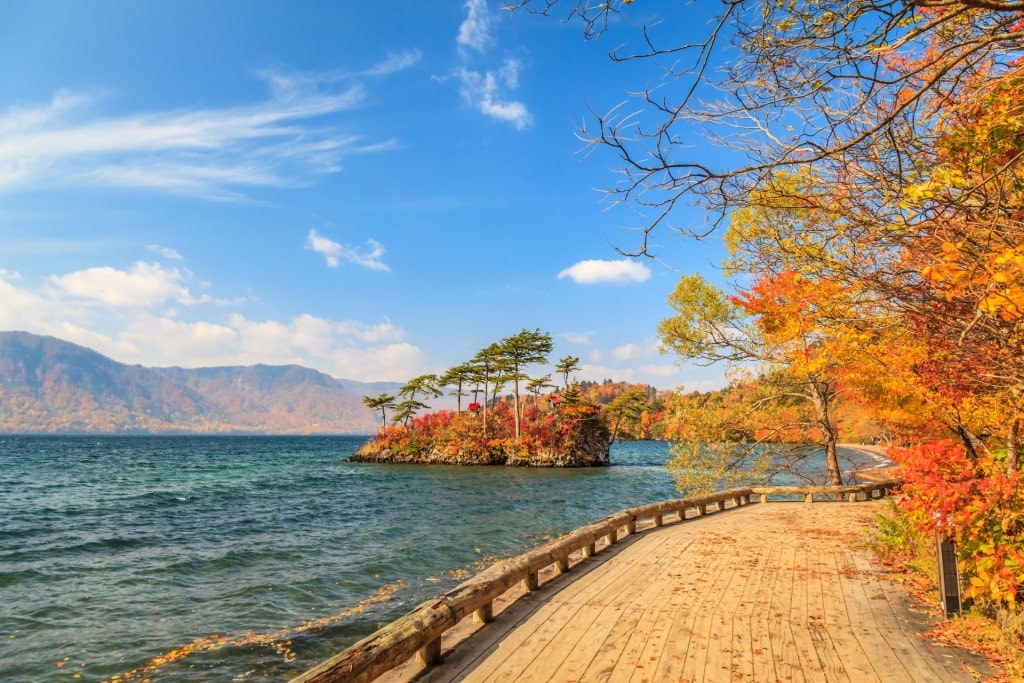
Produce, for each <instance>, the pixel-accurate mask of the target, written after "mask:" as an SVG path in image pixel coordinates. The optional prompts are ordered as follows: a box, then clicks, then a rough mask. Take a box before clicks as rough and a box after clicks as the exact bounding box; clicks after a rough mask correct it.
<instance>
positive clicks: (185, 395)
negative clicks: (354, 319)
mask: <svg viewBox="0 0 1024 683" xmlns="http://www.w3.org/2000/svg"><path fill="white" fill-rule="evenodd" d="M400 387H401V384H399V383H397V382H373V383H365V382H356V381H353V380H345V379H335V378H333V377H331V376H329V375H326V374H324V373H322V372H318V371H316V370H313V369H310V368H305V367H302V366H299V365H247V366H231V367H212V368H194V369H188V368H180V367H169V368H147V367H143V366H141V365H126V364H124V363H119V362H117V361H115V360H112V359H111V358H108V357H106V356H104V355H102V354H100V353H98V352H96V351H93V350H92V349H88V348H86V347H84V346H79V345H78V344H73V343H71V342H67V341H63V340H61V339H57V338H55V337H45V336H39V335H35V334H30V333H27V332H0V433H8V434H12V433H104V434H132V433H134V434H156V433H164V434H168V433H182V434H192V433H196V434H371V433H373V432H374V431H375V430H376V428H377V426H378V425H379V423H380V413H379V412H375V411H371V410H370V409H369V408H367V407H366V406H365V405H364V404H363V402H362V399H363V396H368V395H374V396H375V395H377V394H380V393H381V392H387V393H391V394H394V393H396V392H397V390H398V389H399V388H400Z"/></svg>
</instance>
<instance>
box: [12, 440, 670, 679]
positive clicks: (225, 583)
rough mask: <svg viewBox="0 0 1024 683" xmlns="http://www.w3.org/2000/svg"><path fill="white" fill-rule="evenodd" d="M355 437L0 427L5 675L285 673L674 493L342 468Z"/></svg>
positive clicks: (495, 472) (640, 450) (497, 475)
mask: <svg viewBox="0 0 1024 683" xmlns="http://www.w3.org/2000/svg"><path fill="white" fill-rule="evenodd" d="M363 441H364V439H363V438H362V437H184V436H182V437H148V436H147V437H142V436H139V437H84V436H83V437H18V436H6V437H2V436H0V680H4V681H77V680H81V681H103V680H109V679H111V678H113V677H114V676H118V675H124V674H127V673H132V674H133V677H134V679H135V680H142V679H144V678H148V679H149V680H150V681H153V682H154V683H155V682H156V681H258V680H286V679H288V678H289V677H291V676H294V675H296V674H298V673H299V672H301V671H303V670H305V669H306V668H308V667H309V666H311V665H313V664H315V663H316V662H318V661H320V660H321V659H323V658H325V657H327V656H329V655H330V654H332V653H334V652H336V651H338V650H340V649H343V648H345V647H346V646H348V645H350V644H352V643H353V642H355V641H356V640H358V639H359V638H361V637H363V636H365V635H366V634H368V633H371V632H372V631H373V630H374V629H376V628H377V627H378V626H379V625H381V624H383V623H387V622H388V621H391V620H392V619H394V618H396V617H398V616H400V615H402V614H404V613H405V612H407V611H408V610H410V609H411V608H412V607H414V606H415V605H417V604H419V603H420V602H421V601H423V600H425V599H427V598H429V597H431V596H434V595H437V594H439V593H441V592H443V591H445V590H447V589H449V588H451V587H452V586H454V585H457V584H458V583H460V582H461V581H463V580H464V579H465V578H467V576H468V575H469V574H471V573H473V572H475V571H477V570H479V569H481V568H483V567H484V566H486V565H488V564H490V563H491V562H493V561H494V560H496V559H498V558H502V557H508V556H510V555H515V554H518V553H521V552H523V551H525V550H527V549H528V548H530V547H533V546H535V545H537V544H540V543H542V542H544V541H545V540H547V539H549V538H551V537H553V536H555V535H558V534H561V533H564V532H566V531H569V530H571V529H574V528H576V527H579V526H582V525H584V524H587V523H589V522H591V521H594V520H596V519H599V518H600V517H603V516H605V515H607V514H610V513H612V512H614V511H616V510H619V509H622V508H625V507H630V506H634V505H640V504H644V503H649V502H654V501H659V500H664V499H667V498H673V497H676V493H675V490H674V487H673V483H672V480H671V478H670V477H669V475H668V474H667V472H666V470H665V468H664V462H665V460H666V458H667V445H666V444H664V443H657V442H640V443H632V444H616V445H615V446H614V447H613V450H612V461H613V462H614V463H617V465H616V466H613V467H610V468H599V469H581V470H527V469H507V468H459V467H444V466H418V465H370V464H356V463H350V462H347V460H346V459H347V458H348V457H349V456H350V455H351V454H352V453H353V452H354V450H355V449H356V448H358V447H359V445H361V444H362V442H363Z"/></svg>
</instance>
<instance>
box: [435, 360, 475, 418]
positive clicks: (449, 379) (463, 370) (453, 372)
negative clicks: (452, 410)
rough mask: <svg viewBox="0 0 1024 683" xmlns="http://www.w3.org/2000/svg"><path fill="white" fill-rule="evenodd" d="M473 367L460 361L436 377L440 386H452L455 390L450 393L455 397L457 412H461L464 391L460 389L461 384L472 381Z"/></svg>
mask: <svg viewBox="0 0 1024 683" xmlns="http://www.w3.org/2000/svg"><path fill="white" fill-rule="evenodd" d="M472 378H473V368H472V367H471V366H470V364H469V363H462V364H461V365H456V366H455V367H453V368H449V369H448V370H447V371H446V372H445V373H444V374H443V375H441V377H440V378H439V379H438V384H439V385H440V386H442V387H454V388H455V390H454V391H452V392H451V395H452V396H454V397H455V406H456V411H457V412H460V413H461V412H462V397H463V396H465V395H466V393H465V392H464V391H463V390H462V388H463V386H465V385H466V384H469V383H470V382H472Z"/></svg>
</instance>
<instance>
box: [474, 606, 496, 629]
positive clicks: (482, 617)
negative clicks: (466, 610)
mask: <svg viewBox="0 0 1024 683" xmlns="http://www.w3.org/2000/svg"><path fill="white" fill-rule="evenodd" d="M473 620H474V621H475V622H476V623H478V624H489V623H491V622H492V621H494V603H493V602H488V603H487V604H485V605H482V606H481V607H480V608H479V609H477V610H474V611H473Z"/></svg>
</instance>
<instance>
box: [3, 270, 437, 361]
mask: <svg viewBox="0 0 1024 683" xmlns="http://www.w3.org/2000/svg"><path fill="white" fill-rule="evenodd" d="M136 265H137V267H135V268H133V269H130V270H129V271H117V270H115V269H113V268H88V269H85V270H82V271H78V272H76V273H70V274H68V275H63V276H53V277H50V278H49V279H48V280H47V282H48V283H50V285H51V286H49V287H45V286H44V287H40V288H39V289H38V291H35V290H33V289H32V288H30V287H28V286H21V285H22V282H21V280H20V279H19V276H18V275H17V274H16V273H12V272H9V271H3V270H0V329H16V330H25V331H28V332H34V333H36V334H49V335H53V336H55V337H58V338H61V339H66V340H68V341H72V342H75V343H77V344H82V345H83V346H87V347H89V348H92V349H95V350H96V351H99V352H100V353H103V354H105V355H107V356H110V357H111V358H113V359H115V360H117V361H120V362H123V363H139V364H142V365H146V366H151V367H152V366H170V365H179V366H183V367H202V366H214V365H251V364H255V363H268V364H288V363H297V364H299V365H303V366H305V367H310V368H316V369H317V370H320V371H322V372H326V373H328V374H330V375H332V376H334V377H339V378H347V379H353V380H359V381H381V380H394V381H405V380H407V379H408V378H410V377H414V376H416V375H419V374H422V373H423V372H425V371H426V360H425V357H424V354H423V352H422V351H421V350H420V349H419V348H418V347H417V346H416V345H414V344H412V343H410V342H408V341H407V340H406V338H405V337H406V333H405V331H404V330H402V329H401V328H400V327H398V326H396V325H394V324H392V323H391V321H389V320H384V321H382V322H376V323H368V322H364V321H359V320H331V319H328V318H323V317H318V316H314V315H311V314H301V315H298V316H295V317H294V318H291V319H288V320H272V319H271V320H253V319H251V318H248V317H246V316H245V315H243V314H241V313H237V312H236V313H231V314H228V315H226V316H224V315H223V314H220V313H218V314H216V317H213V318H205V319H204V317H203V313H204V308H203V307H202V306H201V305H197V306H193V307H191V308H190V309H189V311H190V312H191V313H192V314H193V318H194V319H191V320H185V319H182V318H180V317H179V315H178V313H177V312H175V311H170V312H168V311H167V310H162V307H163V306H164V305H165V304H166V303H167V302H168V301H171V300H177V299H185V300H188V299H189V298H190V297H191V295H189V294H188V292H187V289H186V288H185V287H184V286H183V284H182V280H183V279H184V276H183V274H181V273H180V272H177V271H173V270H167V269H160V268H158V267H156V266H155V264H136ZM122 286H127V287H128V289H132V288H137V289H141V291H137V293H136V295H135V296H129V295H127V294H123V295H119V294H118V293H117V290H118V288H120V287H122ZM82 299H88V300H89V303H90V305H88V306H83V305H82ZM191 299H192V300H193V301H197V300H196V299H195V297H191Z"/></svg>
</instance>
